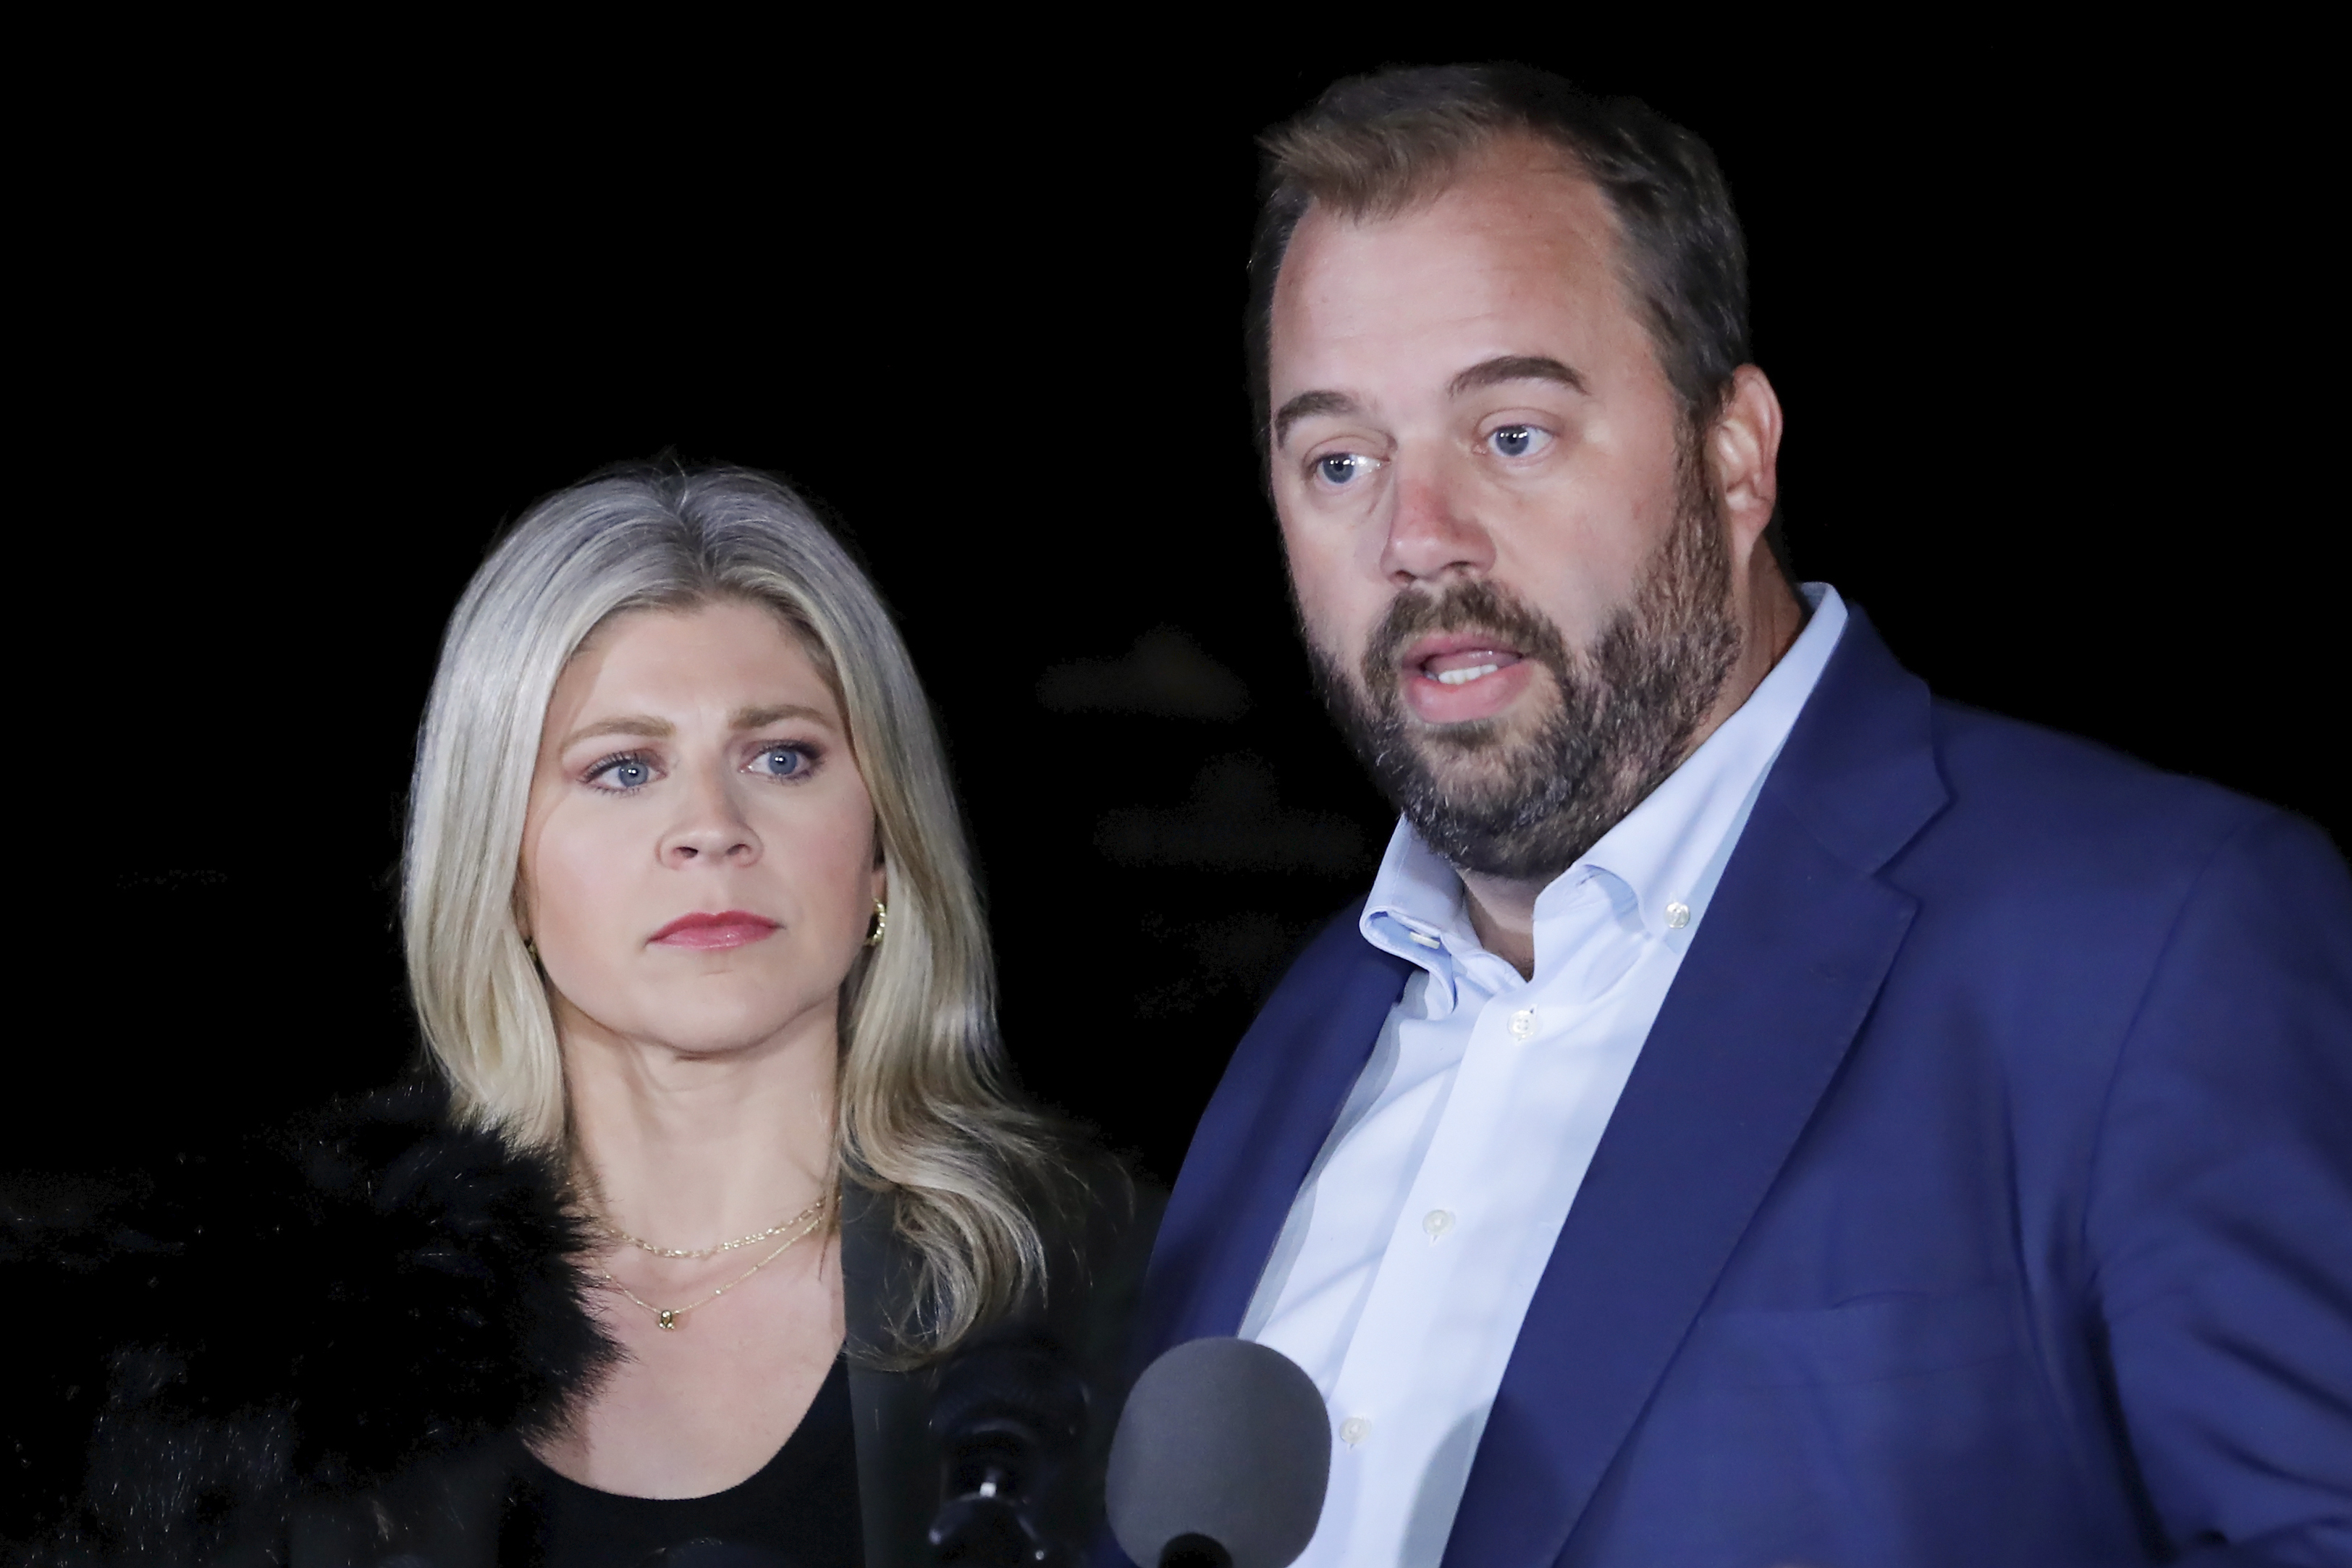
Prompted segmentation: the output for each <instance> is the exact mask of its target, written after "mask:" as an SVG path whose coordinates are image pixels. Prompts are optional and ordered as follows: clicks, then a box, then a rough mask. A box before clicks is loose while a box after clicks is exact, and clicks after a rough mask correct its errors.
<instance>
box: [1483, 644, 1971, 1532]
mask: <svg viewBox="0 0 2352 1568" xmlns="http://www.w3.org/2000/svg"><path fill="white" fill-rule="evenodd" d="M1927 721H1928V714H1927V692H1926V689H1925V688H1924V687H1922V686H1920V685H1919V683H1918V682H1917V681H1916V679H1913V678H1912V677H1910V676H1908V675H1906V674H1905V673H1904V672H1903V671H1902V670H1901V669H1900V668H1899V667H1897V666H1896V665H1895V662H1894V660H1893V659H1892V658H1891V657H1889V656H1888V655H1887V654H1886V652H1885V648H1884V647H1883V645H1881V644H1879V643H1878V641H1877V639H1876V637H1875V636H1874V634H1873V633H1872V632H1871V631H1870V628H1869V626H1868V623H1867V622H1866V621H1864V620H1863V619H1862V618H1861V616H1860V615H1859V614H1858V613H1856V614H1855V616H1854V618H1853V621H1852V622H1850V623H1849V625H1848V626H1847V628H1846V632H1845V634H1844V636H1843V637H1842V638H1841V645H1840V647H1839V650H1838V653H1837V655H1836V656H1835V658H1833V659H1832V664H1831V667H1830V668H1829V669H1827V670H1825V671H1824V672H1823V675H1822V683H1821V685H1820V686H1819V687H1817V688H1816V689H1815V693H1814V697H1813V700H1812V701H1811V702H1809V703H1808V704H1807V708H1806V711H1805V713H1804V714H1803V715H1802V716H1801V718H1800V720H1799V723H1798V727H1797V729H1796V731H1793V732H1792V733H1791V735H1790V741H1789V743H1788V745H1787V746H1786V747H1784V748H1783V750H1782V753H1781V758H1780V762H1779V763H1777V764H1776V765H1775V767H1774V769H1773V773H1772V776H1771V778H1770V779H1769V781H1768V783H1767V784H1766V787H1765V789H1764V791H1763V792H1762V794H1761V795H1760V796H1759V799H1758V802H1757V805H1756V809H1755V812H1754V814H1753V815H1752V816H1750V818H1749V820H1748V826H1747V827H1746V829H1745V831H1744V832H1743V834H1742V836H1741V838H1740V842H1739V846H1738V849H1737V851H1736V852H1735V854H1734V856H1733V858H1732V861H1731V863H1730V865H1729V866H1728V867H1727V869H1726V872H1725V876H1724V879H1723V881H1722V883H1721V885H1720V886H1719V887H1718V888H1717V893H1716V897H1715V900H1714V901H1713V903H1712V904H1711V905H1710V907H1709V909H1708V910H1707V915H1706V924H1705V926H1704V927H1703V928H1702V930H1701V931H1700V933H1699V937H1698V940H1697V941H1696V942H1694V943H1693V944H1692V948H1691V951H1690V952H1689V954H1688V955H1687V956H1686V957H1685V960H1684V962H1683V966H1682V970H1681V973H1679V974H1678V975H1677V976H1676V977H1675V984H1674V987H1673V989H1672V991H1670V992H1669V993H1668V994H1667V997H1666V1001H1665V1004H1664V1006H1663V1007H1662V1008H1661V1009H1660V1011H1659V1014H1658V1017H1657V1020H1656V1022H1655V1023H1654V1025H1653V1026H1651V1030H1650V1034H1649V1037H1648V1039H1647V1041H1646V1042H1645V1043H1644V1045H1643V1048H1642V1055H1641V1058H1640V1059H1639V1061H1637V1062H1636V1064H1635V1065H1634V1068H1633V1075H1632V1077H1631V1078H1630V1079H1628V1080H1627V1083H1626V1086H1625V1091H1624V1094H1623V1096H1622V1098H1621V1099H1620V1100H1618V1103H1617V1108H1616V1111H1615V1113H1614V1114H1613V1115H1612V1117H1611V1119H1610V1122H1609V1127H1608V1131H1607V1132H1606V1133H1605V1134H1604V1135H1603V1136H1602V1139H1601V1145H1600V1148H1599V1150H1598V1151H1597V1152H1595V1154H1594V1156H1593V1161H1592V1164H1591V1169H1590V1170H1589V1171H1588V1172H1587V1173H1586V1176H1585V1179H1584V1184H1583V1186H1582V1187H1581V1188H1580V1190H1579V1192H1578V1194H1577V1198H1576V1203H1575V1205H1574V1207H1573V1208H1571V1209H1570V1213H1569V1216H1568V1221H1567V1223H1566V1225H1564V1226H1562V1227H1561V1230H1560V1235H1559V1241H1558V1243H1557V1244H1556V1245H1555V1246H1554V1247H1553V1250H1552V1255H1551V1260H1550V1262H1549V1265H1548V1266H1547V1268H1546V1269H1545V1272H1544V1276H1543V1279H1542V1282H1541V1283H1540V1284H1539V1285H1538V1288H1537V1291H1536V1295H1535V1299H1534V1300H1533V1301H1532V1302H1531V1303H1530V1304H1529V1306H1528V1315H1527V1317H1526V1319H1525V1321H1523V1323H1522V1324H1521V1327H1520V1331H1519V1335H1518V1340H1517V1345H1516V1348H1515V1349H1514V1350H1513V1352H1512V1356H1511V1360H1510V1363H1509V1365H1508V1368H1507V1370H1506V1372H1505V1373H1504V1376H1503V1383H1502V1386H1501V1388H1500V1389H1499V1390H1498V1392H1497V1394H1496V1402H1495V1405H1494V1409H1493V1412H1492V1414H1491V1415H1490V1416H1489V1418H1488V1421H1487V1425H1486V1433H1485V1436H1483V1437H1482V1438H1481V1440H1480V1443H1479V1447H1478V1453H1477V1458H1476V1459H1475V1463H1474V1464H1473V1467H1472V1469H1471V1474H1470V1479H1469V1483H1468V1486H1467V1488H1466V1489H1465V1492H1464V1495H1463V1499H1462V1504H1461V1508H1460V1510H1458V1511H1457V1512H1456V1514H1455V1516H1454V1531H1453V1535H1452V1538H1451V1540H1450V1541H1449V1542H1448V1544H1447V1549H1446V1553H1445V1563H1446V1564H1447V1565H1448V1568H1473V1565H1475V1568H1507V1565H1508V1568H1538V1565H1541V1564H1549V1563H1553V1562H1555V1561H1556V1560H1557V1559H1558V1558H1559V1554H1560V1552H1561V1551H1562V1549H1563V1548H1564V1546H1565V1545H1566V1543H1567V1542H1568V1540H1569V1537H1570V1533H1571V1532H1572V1531H1573V1530H1574V1529H1575V1527H1576V1524H1577V1521H1578V1520H1579V1519H1580V1517H1581V1515H1582V1513H1583V1510H1584V1509H1585V1507H1586V1505H1587V1504H1588V1503H1589V1502H1590V1501H1591V1498H1592V1495H1593V1492H1594V1490H1595V1489H1596V1488H1597V1487H1598V1486H1599V1484H1600V1481H1601V1476H1602V1475H1603V1473H1604V1472H1605V1471H1606V1470H1607V1469H1608V1468H1609V1466H1610V1464H1611V1463H1612V1461H1613V1460H1614V1458H1616V1455H1617V1452H1618V1450H1619V1448H1620V1447H1622V1445H1623V1443H1624V1441H1625V1439H1626V1437H1627V1436H1628V1435H1629V1434H1630V1433H1631V1432H1632V1431H1633V1426H1634V1423H1635V1422H1636V1421H1637V1420H1638V1419H1639V1417H1640V1415H1641V1413H1642V1410H1643V1406H1644V1405H1646V1404H1647V1403H1648V1401H1649V1398H1650V1395H1651V1393H1652V1391H1653V1390H1654V1388H1655V1387H1656V1385H1657V1384H1658V1381H1659V1379H1660V1377H1661V1376H1662V1375H1663V1374H1664V1372H1665V1369H1666V1366H1667V1364H1668V1363H1670V1362H1671V1361H1672V1360H1673V1359H1674V1356H1675V1352H1676V1350H1677V1349H1678V1348H1679V1347H1680V1345H1681V1343H1682V1341H1683V1338H1684V1336H1685V1333H1686V1332H1687V1331H1688V1330H1689V1328H1690V1325H1691V1322H1692V1321H1693V1320H1694V1319H1695V1318H1696V1316H1697V1315H1698V1312H1699V1310H1700V1309H1701V1307H1702V1306H1703V1305H1704V1304H1705V1302H1706V1298H1707V1295H1708V1293H1709V1292H1710V1291H1711V1290H1712V1289H1713V1288H1714V1285H1715V1281H1716V1279H1717V1276H1718V1275H1719V1274H1720V1273H1721V1271H1722V1269H1723V1267H1724V1265H1725V1263H1726V1262H1727V1260H1728V1259H1729V1258H1730V1256H1731V1253H1732V1251H1733V1249H1734V1248H1735V1247H1737V1246H1738V1243H1739V1239H1740V1237H1741V1236H1742V1235H1743V1234H1744V1232H1745V1231H1746V1229H1747V1226H1748V1222H1749V1220H1750V1219H1751V1218H1752V1217H1753V1216H1754V1215H1755V1213H1756V1211H1757V1208H1758V1207H1759V1205H1761V1203H1762V1202H1763V1200H1764V1197H1765V1194H1766V1193H1767V1192H1768V1190H1769V1188H1770V1187H1771V1185H1772V1183H1773V1181H1774V1179H1775V1178H1776V1177H1777V1176H1778V1174H1779V1173H1780V1168H1781V1165H1782V1164H1783V1163H1785V1162H1786V1160H1787V1159H1788V1156H1789V1153H1790V1151H1791V1149H1793V1148H1794V1147H1795V1145H1796V1142H1797V1141H1798V1139H1799V1137H1800V1136H1801V1134H1802V1133H1803V1131H1804V1129H1805V1126H1806V1123H1807V1122H1808V1121H1810V1120H1811V1117H1812V1114H1813V1111H1814V1108H1815V1107H1816V1106H1817V1105H1818V1104H1819V1102H1820V1100H1821V1099H1822V1095H1823V1094H1824V1093H1825V1092H1826V1091H1827V1090H1828V1089H1829V1087H1830V1085H1831V1082H1832V1079H1834V1078H1835V1077H1836V1075H1837V1071H1838V1068H1839V1067H1840V1065H1841V1064H1842V1063H1843V1061H1844V1059H1845V1055H1846V1051H1847V1049H1848V1047H1850V1046H1851V1045H1852V1044H1853V1038H1854V1036H1855V1034H1856V1032H1857V1031H1858V1030H1859V1029H1860V1028H1861V1026H1862V1023H1863V1020H1864V1017H1865V1016H1867V1015H1868V1013H1869V1011H1870V1007H1871V1004H1872V1002H1873V1001H1874V999H1875V997H1876V996H1877V994H1878V991H1879V987H1880V986H1881V984H1883V983H1884V981H1885V976H1886V973H1887V970H1888V968H1889V967H1890V966H1891V965H1892V964H1893V963H1894V960H1895V952H1896V951H1897V950H1898V948H1899V947H1900V946H1901V944H1902V941H1903V936H1904V933H1905V931H1906V930H1907V929H1908V928H1909V925H1910V922H1911V919H1912V916H1913V914H1914V912H1915V910H1916V905H1915V903H1914V901H1913V900H1911V899H1910V898H1909V897H1908V896H1907V895H1905V894H1903V893H1901V892H1899V891H1896V890H1895V889H1893V888H1890V887H1888V886H1887V885H1886V884H1885V883H1884V882H1882V881H1881V880H1879V879H1878V878H1877V876H1876V872H1877V869H1878V868H1879V867H1880V866H1881V865H1883V864H1884V863H1885V859H1886V858H1888V857H1889V856H1891V855H1892V854H1893V853H1894V852H1895V849H1897V848H1899V847H1901V845H1902V844H1903V843H1905V842H1907V841H1908V840H1909V838H1910V837H1913V836H1914V835H1916V832H1917V831H1918V829H1919V827H1920V826H1923V825H1924V824H1925V823H1926V821H1927V819H1928V818H1929V817H1930V816H1933V815H1934V814H1935V812H1936V811H1937V810H1938V809H1940V807H1941V805H1942V803H1943V801H1944V798H1945V795H1944V791H1943V786H1942V784H1941V781H1940V779H1938V778H1937V775H1936V771H1935V767H1934V762H1933V757H1932V752H1931V751H1930V748H1929V740H1930V737H1929V733H1928V731H1927Z"/></svg>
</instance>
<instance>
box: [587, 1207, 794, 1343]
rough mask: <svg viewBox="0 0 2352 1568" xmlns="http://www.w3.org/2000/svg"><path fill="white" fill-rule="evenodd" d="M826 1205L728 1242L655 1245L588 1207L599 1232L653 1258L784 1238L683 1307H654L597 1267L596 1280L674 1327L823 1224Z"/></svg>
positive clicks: (712, 1253) (709, 1253)
mask: <svg viewBox="0 0 2352 1568" xmlns="http://www.w3.org/2000/svg"><path fill="white" fill-rule="evenodd" d="M830 1207H831V1204H830V1202H829V1200H828V1199H826V1198H824V1197H819V1198H818V1199H817V1200H816V1202H814V1203H813V1204H811V1205H809V1206H808V1207H806V1208H804V1209H803V1210H801V1212H800V1213H798V1214H796V1215H793V1217H792V1218H790V1219H788V1220H783V1221H781V1222H779V1223H778V1224H775V1225H772V1226H769V1227H768V1228H767V1229H765V1230H755V1231H753V1232H752V1233H751V1235H749V1236H739V1237H736V1238H735V1239H734V1240H732V1241H722V1242H720V1243H719V1245H718V1246H716V1247H656V1246H655V1245H654V1244H653V1243H652V1242H650V1241H646V1240H644V1239H642V1238H640V1237H634V1236H631V1235H630V1234H629V1233H628V1232H627V1231H625V1230H623V1229H622V1228H621V1227H620V1226H617V1225H614V1223H613V1222H612V1221H611V1220H609V1219H606V1218H605V1217H604V1215H601V1214H598V1213H597V1212H596V1211H595V1210H594V1209H593V1208H592V1209H589V1210H588V1211H587V1215H588V1220H589V1223H591V1224H592V1225H593V1226H595V1227H596V1228H597V1229H599V1230H601V1231H603V1232H604V1234H605V1235H607V1236H610V1237H613V1238H614V1240H616V1241H625V1242H627V1243H628V1244H629V1245H630V1246H631V1247H635V1248H637V1249H638V1250H639V1251H641V1252H650V1253H652V1254H653V1255H654V1256H655V1257H656V1258H716V1257H718V1256H719V1254H721V1253H724V1252H733V1251H735V1250H736V1249H738V1248H739V1247H756V1246H758V1245H759V1244H760V1243H761V1242H763V1241H772V1240H774V1239H775V1238H776V1237H780V1236H781V1237H783V1238H784V1239H783V1242H782V1245H780V1246H779V1247H777V1248H776V1249H775V1250H774V1251H773V1252H771V1253H769V1254H768V1255H767V1256H766V1257H765V1258H761V1259H760V1261H759V1262H757V1263H754V1264H753V1265H751V1268H746V1269H745V1270H743V1272H742V1273H740V1274H738V1275H737V1276H736V1277H735V1278H734V1279H730V1280H729V1281H727V1283H726V1284H724V1285H721V1286H720V1287H719V1289H716V1290H713V1291H712V1292H711V1293H710V1294H709V1295H708V1296H705V1297H703V1298H702V1299H701V1300H696V1301H688V1303H687V1304H686V1305H685V1306H683V1307H656V1306H655V1305H654V1304H653V1303H652V1302H651V1301H648V1300H646V1299H645V1298H644V1297H643V1296H640V1295H638V1294H637V1293H636V1292H635V1290H632V1289H629V1288H628V1287H627V1286H626V1285H624V1284H622V1283H621V1282H620V1281H619V1280H618V1279H614V1278H613V1275H612V1273H611V1271H610V1270H608V1269H603V1268H599V1269H598V1270H596V1276H597V1278H598V1279H602V1280H604V1283H605V1284H607V1285H610V1286H611V1287H612V1288H613V1289H615V1290H618V1291H619V1292H620V1293H621V1294H622V1295H624V1296H626V1297H627V1298H628V1299H629V1300H632V1301H634V1302H635V1303H636V1304H637V1305H638V1306H639V1307H642V1308H644V1309H645V1310H646V1311H648V1312H651V1313H652V1314H653V1315H654V1321H655V1322H656V1323H657V1324H659V1325H660V1326H661V1327H663V1328H665V1329H675V1328H677V1326H678V1320H679V1319H681V1318H683V1317H685V1316H686V1315H687V1314H688V1312H691V1311H693V1310H695V1309H696V1308H697V1307H708V1306H709V1305H710V1303H711V1302H713V1301H716V1300H719V1297H721V1296H724V1295H725V1294H727V1292H728V1291H730V1290H732V1289H735V1287H736V1286H738V1285H740V1284H741V1283H743V1281H744V1280H746V1279H750V1278H751V1276H752V1275H754V1274H757V1273H758V1272H759V1271H760V1270H761V1269H762V1268H766V1267H767V1266H768V1265H769V1264H771V1263H773V1262H774V1261H775V1260H776V1259H777V1258H782V1256H783V1255H784V1254H785V1253H787V1252H789V1251H791V1250H792V1248H793V1243H794V1242H797V1241H799V1240H801V1239H803V1237H807V1236H808V1235H810V1234H811V1233H812V1232H814V1230H815V1229H816V1228H817V1226H821V1225H823V1224H824V1217H825V1214H826V1211H827V1210H828V1209H829V1208H830Z"/></svg>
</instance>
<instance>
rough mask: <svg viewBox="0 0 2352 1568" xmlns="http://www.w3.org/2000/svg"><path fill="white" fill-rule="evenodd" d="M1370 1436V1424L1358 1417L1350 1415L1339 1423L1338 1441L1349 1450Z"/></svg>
mask: <svg viewBox="0 0 2352 1568" xmlns="http://www.w3.org/2000/svg"><path fill="white" fill-rule="evenodd" d="M1371 1435H1372V1424H1371V1423H1370V1421H1367V1420H1365V1419H1364V1418H1363V1417H1362V1416H1360V1415H1350V1416H1349V1417H1348V1418H1347V1419H1346V1420H1345V1421H1342V1422H1340V1423H1339V1441H1341V1442H1342V1443H1345V1444H1347V1445H1348V1447H1350V1448H1352V1447H1355V1446H1356V1445H1357V1444H1359V1443H1360V1442H1362V1441H1363V1440H1364V1439H1365V1438H1367V1437H1369V1436H1371Z"/></svg>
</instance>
